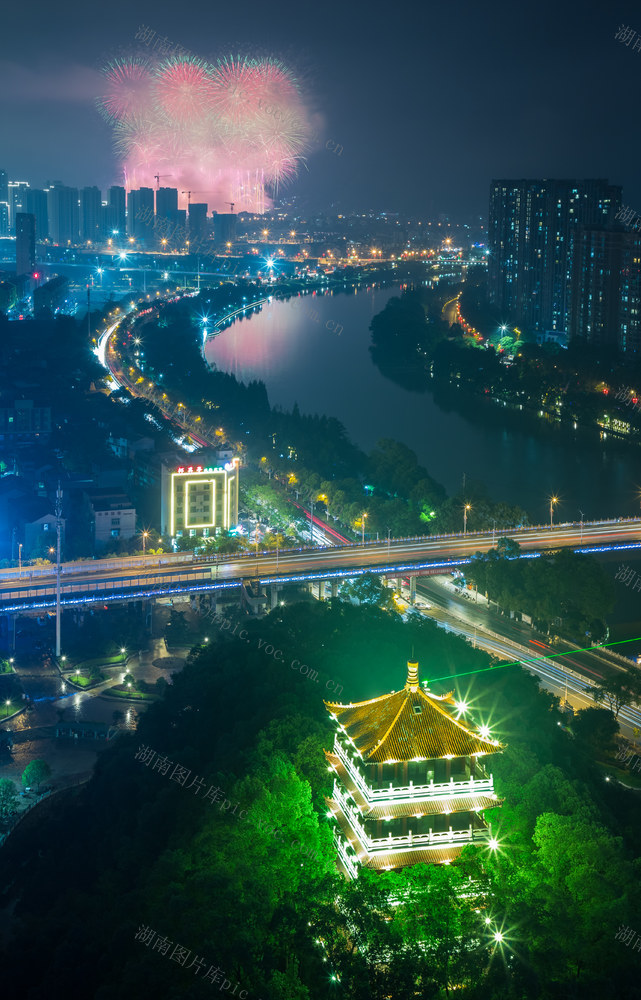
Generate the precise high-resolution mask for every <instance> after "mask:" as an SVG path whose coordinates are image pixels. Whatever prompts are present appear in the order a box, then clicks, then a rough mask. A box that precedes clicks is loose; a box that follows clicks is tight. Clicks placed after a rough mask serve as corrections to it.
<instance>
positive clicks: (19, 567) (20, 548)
mask: <svg viewBox="0 0 641 1000" xmlns="http://www.w3.org/2000/svg"><path fill="white" fill-rule="evenodd" d="M18 576H22V542H18Z"/></svg>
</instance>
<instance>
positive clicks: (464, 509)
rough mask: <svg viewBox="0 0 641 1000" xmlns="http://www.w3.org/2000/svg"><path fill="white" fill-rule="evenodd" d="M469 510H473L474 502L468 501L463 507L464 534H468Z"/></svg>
mask: <svg viewBox="0 0 641 1000" xmlns="http://www.w3.org/2000/svg"><path fill="white" fill-rule="evenodd" d="M468 510H472V504H471V503H466V504H465V506H464V507H463V534H464V535H466V534H467V512H468Z"/></svg>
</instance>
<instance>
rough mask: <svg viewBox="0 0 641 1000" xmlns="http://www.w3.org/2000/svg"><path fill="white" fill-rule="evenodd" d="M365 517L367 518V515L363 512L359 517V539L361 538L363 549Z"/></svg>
mask: <svg viewBox="0 0 641 1000" xmlns="http://www.w3.org/2000/svg"><path fill="white" fill-rule="evenodd" d="M366 517H367V514H366V513H365V512H364V511H363V514H362V515H361V538H362V544H363V547H365V518H366Z"/></svg>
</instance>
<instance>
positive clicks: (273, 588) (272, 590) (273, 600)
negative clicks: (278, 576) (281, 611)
mask: <svg viewBox="0 0 641 1000" xmlns="http://www.w3.org/2000/svg"><path fill="white" fill-rule="evenodd" d="M279 594H280V587H279V586H278V584H276V583H271V584H270V585H269V607H270V610H271V611H273V610H274V608H275V607H276V606H277V605H278V595H279Z"/></svg>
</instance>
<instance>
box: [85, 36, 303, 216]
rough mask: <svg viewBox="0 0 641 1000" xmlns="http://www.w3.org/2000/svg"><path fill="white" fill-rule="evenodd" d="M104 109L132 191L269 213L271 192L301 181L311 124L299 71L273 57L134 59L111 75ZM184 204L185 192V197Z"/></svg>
mask: <svg viewBox="0 0 641 1000" xmlns="http://www.w3.org/2000/svg"><path fill="white" fill-rule="evenodd" d="M103 75H104V78H105V87H104V92H103V96H102V98H101V100H100V102H99V105H100V108H101V111H102V113H103V115H104V116H105V118H106V119H107V121H108V122H109V123H110V124H111V125H113V127H114V133H115V140H116V148H117V150H118V153H119V155H120V156H121V158H122V161H123V168H124V171H125V175H126V177H127V187H128V188H130V189H131V188H138V187H156V184H155V180H154V178H155V175H156V174H158V175H159V176H160V178H161V180H160V183H161V186H166V187H176V188H178V191H179V192H183V191H191V192H192V201H198V202H207V204H208V206H209V209H210V210H213V209H216V210H217V211H227V210H228V207H229V202H234V203H235V209H236V211H254V212H263V211H265V209H266V208H267V207H269V199H268V197H267V196H266V194H265V186H266V185H267V186H268V187H270V188H276V187H277V186H278V185H280V184H282V183H283V182H285V181H287V180H290V179H291V178H292V177H294V176H295V174H296V171H297V169H298V165H299V163H300V161H301V159H302V157H303V155H304V153H305V151H306V150H307V149H308V148H309V141H310V136H311V124H310V118H309V114H308V112H307V110H306V108H305V106H304V103H303V100H302V97H301V94H300V92H299V89H298V87H297V85H296V83H295V81H294V79H293V77H292V75H291V73H290V72H289V71H288V70H287V69H286V68H285V67H284V66H283V65H281V64H280V63H279V62H277V61H276V60H271V59H240V58H237V59H234V58H230V59H223V60H220V61H219V62H218V63H217V64H215V65H213V64H210V63H207V62H205V61H204V60H202V59H196V58H193V57H191V56H186V57H172V58H170V59H164V60H162V61H156V62H154V61H153V60H150V59H145V58H139V57H135V58H132V59H122V60H117V61H115V62H113V63H111V64H110V65H109V66H107V67H106V69H105V70H104V74H103ZM179 198H180V203H181V205H182V206H183V207H185V205H186V203H187V197H186V195H179Z"/></svg>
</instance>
